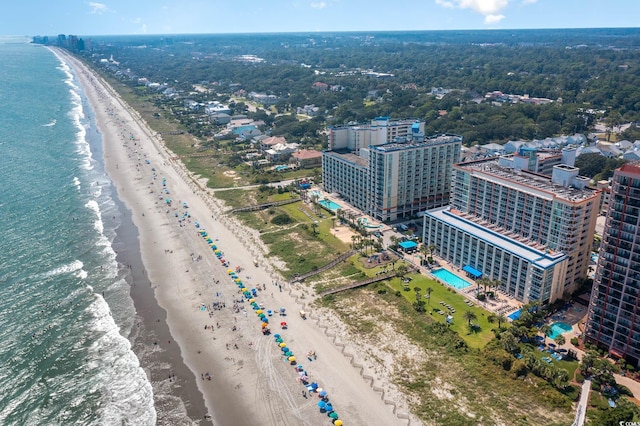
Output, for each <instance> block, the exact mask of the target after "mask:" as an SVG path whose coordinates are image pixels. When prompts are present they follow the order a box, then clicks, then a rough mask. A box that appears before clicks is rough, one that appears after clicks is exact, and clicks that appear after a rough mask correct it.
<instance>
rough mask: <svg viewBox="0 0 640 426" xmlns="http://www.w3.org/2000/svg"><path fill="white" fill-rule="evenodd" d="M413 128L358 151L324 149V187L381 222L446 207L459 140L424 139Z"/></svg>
mask: <svg viewBox="0 0 640 426" xmlns="http://www.w3.org/2000/svg"><path fill="white" fill-rule="evenodd" d="M416 124H417V123H416ZM409 131H411V128H409ZM413 131H414V133H413V135H412V136H411V133H409V134H410V136H411V137H396V138H395V139H394V140H395V141H394V142H389V143H384V144H380V145H369V146H367V147H363V146H359V147H358V154H355V152H354V151H351V150H350V149H341V150H337V151H333V150H329V151H324V152H323V153H322V173H323V186H324V190H325V191H326V192H329V193H337V194H338V195H339V196H340V197H341V198H342V199H343V200H345V201H346V202H348V203H349V204H351V205H352V206H353V207H355V208H357V209H359V210H361V211H362V212H364V213H365V214H367V215H370V216H371V217H373V218H375V219H377V220H380V221H382V222H387V221H394V220H397V219H401V218H411V217H414V216H415V215H416V214H418V213H420V212H423V211H424V210H426V209H431V208H435V207H439V206H444V205H447V204H448V203H449V193H450V188H451V170H452V166H453V164H454V163H456V162H458V161H459V160H460V148H461V146H462V138H461V137H460V136H455V135H437V136H432V137H429V138H425V137H424V135H422V134H421V133H420V131H419V127H418V126H415V127H414V128H413ZM356 146H357V145H352V147H354V148H355V147H356Z"/></svg>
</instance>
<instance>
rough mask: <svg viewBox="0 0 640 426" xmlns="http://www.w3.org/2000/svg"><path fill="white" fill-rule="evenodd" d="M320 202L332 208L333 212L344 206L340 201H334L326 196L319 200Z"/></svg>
mask: <svg viewBox="0 0 640 426" xmlns="http://www.w3.org/2000/svg"><path fill="white" fill-rule="evenodd" d="M318 204H320V205H321V206H324V207H326V208H327V209H329V210H331V211H332V212H335V211H336V210H338V209H341V208H342V206H341V205H340V204H338V203H334V202H333V201H331V200H327V199H326V198H325V199H323V200H320V201H318Z"/></svg>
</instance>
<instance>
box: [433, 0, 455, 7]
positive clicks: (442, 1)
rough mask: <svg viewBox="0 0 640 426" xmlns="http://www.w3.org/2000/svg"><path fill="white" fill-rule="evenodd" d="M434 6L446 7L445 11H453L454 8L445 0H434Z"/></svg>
mask: <svg viewBox="0 0 640 426" xmlns="http://www.w3.org/2000/svg"><path fill="white" fill-rule="evenodd" d="M436 4H437V5H439V6H442V7H446V8H447V9H453V8H454V7H456V6H455V5H454V4H453V3H451V2H450V1H447V0H436Z"/></svg>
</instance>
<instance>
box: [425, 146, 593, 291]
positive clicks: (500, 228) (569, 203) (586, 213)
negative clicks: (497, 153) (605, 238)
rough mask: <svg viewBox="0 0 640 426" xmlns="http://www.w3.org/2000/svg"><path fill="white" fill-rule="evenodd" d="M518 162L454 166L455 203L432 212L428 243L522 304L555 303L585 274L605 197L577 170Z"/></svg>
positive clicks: (502, 160) (506, 159)
mask: <svg viewBox="0 0 640 426" xmlns="http://www.w3.org/2000/svg"><path fill="white" fill-rule="evenodd" d="M515 160H518V158H514V157H508V156H505V157H501V158H499V159H488V160H480V161H473V162H469V163H461V164H456V165H454V166H453V169H454V173H453V174H454V176H453V187H452V190H451V205H450V206H449V207H443V208H438V209H433V210H430V211H427V212H426V214H425V217H424V231H423V232H424V234H423V241H424V243H425V244H428V245H431V244H433V245H435V247H436V252H437V254H438V255H439V256H441V257H442V258H444V259H446V260H447V261H449V262H451V263H452V264H454V265H456V266H458V267H459V268H462V269H464V270H465V271H467V272H468V273H469V274H471V275H472V276H473V278H480V277H487V278H490V279H496V280H499V281H500V283H501V285H500V290H502V291H503V292H505V293H507V294H509V295H510V296H512V297H514V298H516V299H518V300H520V301H522V302H529V301H535V300H539V301H541V302H542V303H550V302H553V301H555V300H557V299H559V298H561V297H562V296H564V295H565V294H570V293H572V292H573V291H574V290H575V289H576V288H577V284H578V283H579V281H580V279H582V278H585V277H586V276H587V272H588V267H589V260H590V250H591V243H592V241H593V234H594V230H595V224H596V218H597V214H598V208H599V201H600V192H599V191H596V190H593V189H590V188H588V187H587V183H588V179H587V178H583V177H581V176H579V175H578V171H579V170H578V169H577V168H576V167H573V166H571V165H567V164H558V165H555V166H553V171H552V176H547V175H543V174H541V173H536V172H531V171H529V170H526V169H524V168H522V165H520V166H519V165H518V162H517V161H515Z"/></svg>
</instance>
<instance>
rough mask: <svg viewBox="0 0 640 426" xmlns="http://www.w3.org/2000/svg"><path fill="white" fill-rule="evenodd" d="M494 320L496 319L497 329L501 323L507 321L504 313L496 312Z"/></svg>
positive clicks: (500, 326)
mask: <svg viewBox="0 0 640 426" xmlns="http://www.w3.org/2000/svg"><path fill="white" fill-rule="evenodd" d="M496 320H497V321H498V329H500V328H502V323H503V322H507V317H506V316H505V315H504V314H498V315H497V316H496Z"/></svg>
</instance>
